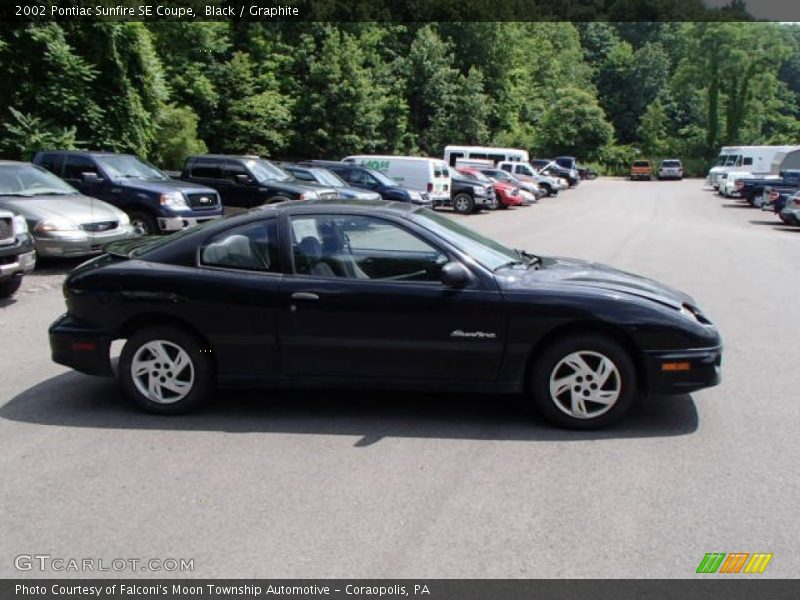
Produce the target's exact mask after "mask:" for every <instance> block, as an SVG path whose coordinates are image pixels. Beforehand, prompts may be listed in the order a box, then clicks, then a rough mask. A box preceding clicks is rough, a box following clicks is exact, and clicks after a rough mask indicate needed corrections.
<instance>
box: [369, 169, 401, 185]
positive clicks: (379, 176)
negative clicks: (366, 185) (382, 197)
mask: <svg viewBox="0 0 800 600" xmlns="http://www.w3.org/2000/svg"><path fill="white" fill-rule="evenodd" d="M367 172H368V173H369V174H370V175H372V176H373V177H374V178H375V179H377V180H378V183H380V184H381V185H387V186H388V185H391V186H397V185H398V183H397V182H396V181H394V180H393V179H390V178H389V177H387V176H386V175H384V174H383V173H381V172H380V171H373V170H372V169H367Z"/></svg>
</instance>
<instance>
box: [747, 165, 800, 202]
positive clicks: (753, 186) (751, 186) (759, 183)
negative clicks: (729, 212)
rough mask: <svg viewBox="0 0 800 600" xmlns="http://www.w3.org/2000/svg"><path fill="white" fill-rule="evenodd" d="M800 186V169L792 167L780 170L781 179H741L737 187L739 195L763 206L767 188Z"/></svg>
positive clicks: (785, 189) (780, 189)
mask: <svg viewBox="0 0 800 600" xmlns="http://www.w3.org/2000/svg"><path fill="white" fill-rule="evenodd" d="M799 187H800V170H796V169H791V170H788V169H787V170H786V171H781V172H780V178H779V179H775V178H772V179H739V180H738V181H737V182H736V189H737V191H738V192H739V196H740V197H741V198H743V199H745V200H747V201H748V202H749V203H750V204H752V205H753V206H761V205H762V203H763V201H762V198H763V197H764V191H765V190H766V188H770V189H771V190H772V191H787V190H789V189H795V190H796V189H797V188H799Z"/></svg>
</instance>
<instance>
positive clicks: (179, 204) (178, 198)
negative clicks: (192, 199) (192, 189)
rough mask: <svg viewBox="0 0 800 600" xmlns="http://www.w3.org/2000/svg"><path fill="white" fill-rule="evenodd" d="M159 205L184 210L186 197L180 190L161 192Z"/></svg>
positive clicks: (186, 206)
mask: <svg viewBox="0 0 800 600" xmlns="http://www.w3.org/2000/svg"><path fill="white" fill-rule="evenodd" d="M160 201H161V206H166V207H168V208H171V209H173V210H186V209H187V208H189V205H188V204H187V203H186V197H185V196H184V195H183V194H181V193H180V192H170V193H168V194H161V198H160Z"/></svg>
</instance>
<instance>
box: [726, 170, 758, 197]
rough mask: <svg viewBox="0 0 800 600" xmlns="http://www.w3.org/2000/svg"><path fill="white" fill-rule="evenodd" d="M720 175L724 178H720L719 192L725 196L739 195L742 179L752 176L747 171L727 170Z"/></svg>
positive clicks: (742, 184)
mask: <svg viewBox="0 0 800 600" xmlns="http://www.w3.org/2000/svg"><path fill="white" fill-rule="evenodd" d="M722 175H724V176H725V178H724V179H720V186H719V193H720V194H722V195H723V196H725V197H726V198H738V197H740V196H741V192H740V189H741V188H742V187H744V180H745V179H752V178H753V174H752V173H749V172H748V171H729V172H728V173H723V174H722Z"/></svg>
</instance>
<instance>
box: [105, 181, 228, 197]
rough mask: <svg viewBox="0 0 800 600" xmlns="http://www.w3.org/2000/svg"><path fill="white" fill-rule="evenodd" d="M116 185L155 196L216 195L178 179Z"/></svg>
mask: <svg viewBox="0 0 800 600" xmlns="http://www.w3.org/2000/svg"><path fill="white" fill-rule="evenodd" d="M114 184H115V185H119V186H123V187H126V188H129V189H134V190H141V191H143V192H151V193H153V194H164V193H169V192H182V193H185V194H214V195H216V193H217V192H216V191H215V190H213V189H211V188H210V187H207V186H205V185H199V184H197V183H190V182H188V181H179V180H177V179H164V180H153V181H150V180H148V179H120V180H117V181H115V182H114Z"/></svg>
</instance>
